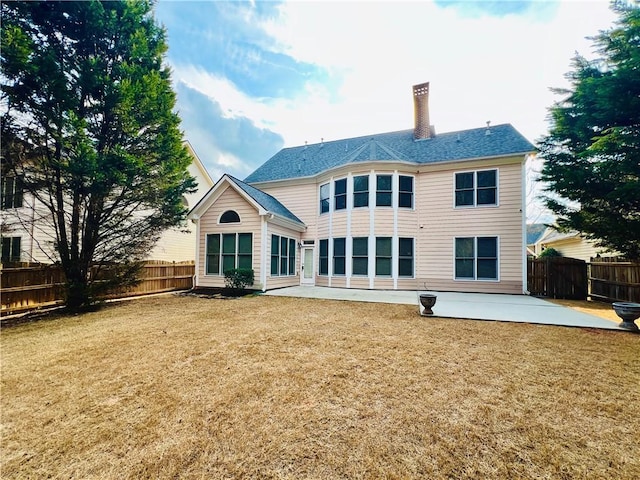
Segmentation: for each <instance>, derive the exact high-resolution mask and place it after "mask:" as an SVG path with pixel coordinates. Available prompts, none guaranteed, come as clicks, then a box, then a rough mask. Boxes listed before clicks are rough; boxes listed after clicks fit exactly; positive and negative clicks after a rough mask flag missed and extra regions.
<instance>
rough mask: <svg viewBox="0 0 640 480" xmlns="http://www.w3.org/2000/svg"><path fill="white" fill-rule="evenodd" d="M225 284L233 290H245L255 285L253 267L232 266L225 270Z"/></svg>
mask: <svg viewBox="0 0 640 480" xmlns="http://www.w3.org/2000/svg"><path fill="white" fill-rule="evenodd" d="M224 284H225V285H226V286H227V288H230V289H231V290H236V291H238V290H244V289H245V288H247V287H249V286H251V285H253V269H251V268H232V269H229V270H225V272H224Z"/></svg>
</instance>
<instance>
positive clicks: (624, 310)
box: [613, 302, 640, 331]
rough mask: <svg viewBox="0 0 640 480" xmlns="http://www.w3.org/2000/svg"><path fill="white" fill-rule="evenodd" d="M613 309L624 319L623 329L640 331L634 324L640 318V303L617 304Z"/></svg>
mask: <svg viewBox="0 0 640 480" xmlns="http://www.w3.org/2000/svg"><path fill="white" fill-rule="evenodd" d="M613 309H614V310H615V312H616V314H617V315H618V316H619V317H620V318H621V319H622V322H621V323H620V327H621V328H625V329H627V330H635V331H638V330H640V329H638V325H636V324H635V322H634V320H635V319H637V318H638V317H640V303H631V302H615V303H614V304H613Z"/></svg>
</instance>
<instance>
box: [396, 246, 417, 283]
mask: <svg viewBox="0 0 640 480" xmlns="http://www.w3.org/2000/svg"><path fill="white" fill-rule="evenodd" d="M398 276H399V277H413V238H400V239H398Z"/></svg>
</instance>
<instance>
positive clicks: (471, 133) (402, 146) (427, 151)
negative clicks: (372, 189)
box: [244, 124, 535, 183]
mask: <svg viewBox="0 0 640 480" xmlns="http://www.w3.org/2000/svg"><path fill="white" fill-rule="evenodd" d="M487 131H489V132H490V134H489V135H487ZM534 150H535V147H534V146H533V145H532V144H531V143H530V142H529V141H528V140H527V139H526V138H524V137H523V136H522V135H521V134H520V133H519V132H518V131H517V130H516V129H515V128H513V126H511V125H510V124H502V125H495V126H491V127H490V128H489V130H487V128H486V127H483V128H475V129H471V130H461V131H459V132H449V133H440V134H438V135H436V136H435V137H433V138H430V139H427V140H419V141H415V140H414V139H413V130H401V131H398V132H389V133H381V134H377V135H367V136H363V137H355V138H346V139H343V140H335V141H331V142H324V143H316V144H313V145H308V146H307V145H305V146H300V147H290V148H283V149H282V150H280V151H279V152H278V153H276V154H275V155H274V156H273V157H271V158H270V159H269V160H267V161H266V162H265V163H264V164H263V165H262V166H260V167H259V168H258V169H257V170H255V171H254V172H253V173H252V174H251V175H249V176H248V177H247V178H245V180H244V181H245V182H248V183H255V182H269V181H274V180H285V179H289V178H298V177H310V176H314V175H318V174H319V173H322V172H324V171H326V170H330V169H332V168H335V167H339V166H341V165H345V164H349V163H357V162H369V161H389V160H399V161H405V162H409V163H414V164H429V163H438V162H448V161H456V160H471V159H477V158H485V157H497V156H506V155H519V154H522V155H524V154H526V153H530V152H533V151H534Z"/></svg>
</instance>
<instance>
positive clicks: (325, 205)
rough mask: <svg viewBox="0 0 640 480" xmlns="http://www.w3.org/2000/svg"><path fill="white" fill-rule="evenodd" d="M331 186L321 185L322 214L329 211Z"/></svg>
mask: <svg viewBox="0 0 640 480" xmlns="http://www.w3.org/2000/svg"><path fill="white" fill-rule="evenodd" d="M329 192H330V189H329V184H328V183H325V184H324V185H320V213H327V212H328V211H329Z"/></svg>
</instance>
